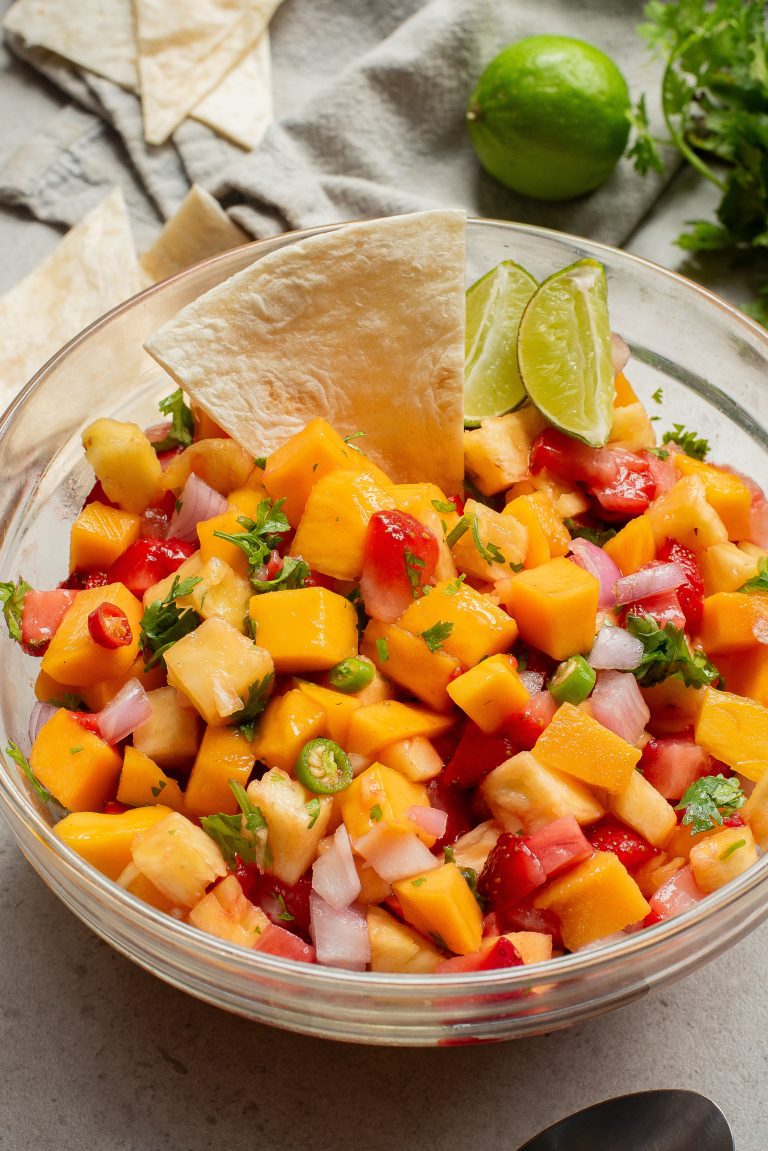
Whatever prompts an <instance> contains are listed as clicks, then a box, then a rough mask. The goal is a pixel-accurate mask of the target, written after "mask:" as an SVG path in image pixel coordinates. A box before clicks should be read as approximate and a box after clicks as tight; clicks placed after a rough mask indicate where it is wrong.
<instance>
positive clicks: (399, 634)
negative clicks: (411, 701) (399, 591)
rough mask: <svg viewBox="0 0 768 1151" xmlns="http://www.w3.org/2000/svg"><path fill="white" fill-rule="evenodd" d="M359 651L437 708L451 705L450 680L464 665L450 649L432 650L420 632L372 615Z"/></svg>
mask: <svg viewBox="0 0 768 1151" xmlns="http://www.w3.org/2000/svg"><path fill="white" fill-rule="evenodd" d="M360 652H361V654H362V655H364V656H366V657H367V658H368V659H370V660H371V662H372V663H373V664H374V665H375V666H376V668H377V669H378V670H379V671H380V672H381V674H382V675H385V676H386V677H387V678H388V679H391V680H392V682H393V683H395V684H397V685H398V687H401V688H404V689H405V691H409V692H411V694H412V695H415V696H416V698H417V699H420V700H422V702H423V703H426V704H427V705H428V706H429V707H432V708H434V709H435V710H436V711H448V710H450V708H451V707H452V704H451V699H450V696H449V695H448V684H449V683H450V682H451V680H453V679H454V678H455V677H456V676H457V675H459V674H460V672H461V665H460V664H459V661H458V660H457V659H456V658H455V656H452V655H449V654H448V652H447V651H430V649H429V647H428V646H427V644H426V641H425V640H424V639H423V638H422V637H421V636H420V635H414V634H413V632H410V631H406V630H405V628H402V627H400V626H399V625H398V624H395V623H389V624H388V623H381V622H380V621H379V620H377V619H372V620H370V622H369V623H368V625H367V626H366V629H365V632H364V633H363V639H362V643H361V645H360Z"/></svg>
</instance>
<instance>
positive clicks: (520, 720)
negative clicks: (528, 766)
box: [503, 691, 557, 751]
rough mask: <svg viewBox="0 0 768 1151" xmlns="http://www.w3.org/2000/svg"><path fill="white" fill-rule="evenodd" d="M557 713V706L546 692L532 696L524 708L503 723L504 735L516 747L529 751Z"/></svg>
mask: <svg viewBox="0 0 768 1151" xmlns="http://www.w3.org/2000/svg"><path fill="white" fill-rule="evenodd" d="M556 711H557V704H556V703H555V701H554V699H553V697H552V695H551V694H550V693H549V692H548V691H539V692H537V693H536V695H532V696H531V698H530V699H529V700H528V702H527V703H526V705H525V706H524V707H521V708H520V710H519V711H516V712H514V714H513V715H510V716H508V717H507V718H506V719H505V721H504V728H503V731H504V735H506V736H508V737H509V738H510V739H511V740H512V742H513V743H514V744H516V745H517V747H519V748H522V749H523V750H524V751H530V749H531V748H532V747H533V745H534V744H535V742H536V740H537V739H538V738H539V736H540V735H541V733H542V731H543V730H544V728H545V727H546V726H547V725H548V724H549V723H550V721H551V720H552V717H553V715H554V714H555V712H556Z"/></svg>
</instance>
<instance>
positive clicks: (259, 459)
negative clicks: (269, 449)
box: [253, 456, 267, 472]
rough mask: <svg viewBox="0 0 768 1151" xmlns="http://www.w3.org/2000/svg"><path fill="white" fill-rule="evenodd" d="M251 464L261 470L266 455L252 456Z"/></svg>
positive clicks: (265, 460) (265, 462) (264, 464)
mask: <svg viewBox="0 0 768 1151" xmlns="http://www.w3.org/2000/svg"><path fill="white" fill-rule="evenodd" d="M253 466H254V467H256V468H259V470H260V471H262V472H263V471H264V469H265V467H266V466H267V457H266V456H256V457H255V458H254V461H253Z"/></svg>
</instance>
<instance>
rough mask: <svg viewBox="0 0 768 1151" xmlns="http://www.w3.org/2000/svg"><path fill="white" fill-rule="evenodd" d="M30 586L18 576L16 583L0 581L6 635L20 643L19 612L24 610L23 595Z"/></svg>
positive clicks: (0, 602)
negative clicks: (6, 629) (6, 627)
mask: <svg viewBox="0 0 768 1151" xmlns="http://www.w3.org/2000/svg"><path fill="white" fill-rule="evenodd" d="M31 590H32V588H31V587H30V586H29V584H28V583H27V581H26V580H23V579H22V578H21V577H19V582H18V583H0V605H2V608H3V615H4V616H5V622H6V624H7V625H8V635H9V636H10V637H11V639H15V640H16V642H17V643H21V614H22V612H23V610H24V596H25V595H26V594H27V592H28V591H31Z"/></svg>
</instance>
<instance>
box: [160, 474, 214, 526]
mask: <svg viewBox="0 0 768 1151" xmlns="http://www.w3.org/2000/svg"><path fill="white" fill-rule="evenodd" d="M228 507H229V504H228V502H227V500H226V499H225V498H224V496H222V495H219V493H218V492H216V491H214V490H213V488H211V487H209V486H208V484H207V483H206V482H205V480H201V479H200V477H199V476H196V475H195V473H194V472H191V473H190V476H189V479H188V480H187V482H186V483H185V484H184V487H183V488H182V491H181V496H180V507H179V510H178V511H177V512H174V513H173V516H172V517H171V522H170V524H169V525H168V538H169V539H171V538H173V539H177V540H184V541H185V542H186V543H194V542H195V541H196V540H197V525H198V524H199V523H201V522H202V521H203V520H209V519H211V518H212V517H213V516H220V515H221V514H222V512H225V511H226V510H227V508H228Z"/></svg>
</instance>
